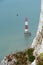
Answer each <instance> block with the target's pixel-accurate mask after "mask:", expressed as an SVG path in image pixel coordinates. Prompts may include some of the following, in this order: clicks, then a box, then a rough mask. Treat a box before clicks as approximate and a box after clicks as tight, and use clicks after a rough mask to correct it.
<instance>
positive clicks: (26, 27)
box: [25, 18, 28, 33]
mask: <svg viewBox="0 0 43 65" xmlns="http://www.w3.org/2000/svg"><path fill="white" fill-rule="evenodd" d="M25 33H28V18H25Z"/></svg>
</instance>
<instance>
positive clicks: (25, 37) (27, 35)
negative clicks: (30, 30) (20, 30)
mask: <svg viewBox="0 0 43 65" xmlns="http://www.w3.org/2000/svg"><path fill="white" fill-rule="evenodd" d="M30 38H31V34H24V40H25V44H28V47H30Z"/></svg>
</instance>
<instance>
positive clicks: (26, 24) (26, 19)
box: [24, 18, 31, 36]
mask: <svg viewBox="0 0 43 65" xmlns="http://www.w3.org/2000/svg"><path fill="white" fill-rule="evenodd" d="M24 34H25V35H28V36H31V33H30V32H29V27H28V18H25V29H24Z"/></svg>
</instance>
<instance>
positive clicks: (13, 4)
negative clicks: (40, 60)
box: [0, 0, 40, 60]
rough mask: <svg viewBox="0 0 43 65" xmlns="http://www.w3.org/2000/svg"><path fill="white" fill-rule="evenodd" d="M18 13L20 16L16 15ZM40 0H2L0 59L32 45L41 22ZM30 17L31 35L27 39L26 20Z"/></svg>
mask: <svg viewBox="0 0 43 65" xmlns="http://www.w3.org/2000/svg"><path fill="white" fill-rule="evenodd" d="M17 13H18V16H16V15H17ZM39 16H40V0H0V60H1V59H3V57H4V56H6V55H8V54H9V53H12V52H15V51H20V50H23V49H25V48H26V47H28V46H30V45H31V43H32V40H33V39H34V37H35V35H36V31H37V27H38V23H39ZM26 17H28V19H29V31H30V32H31V34H32V35H31V37H29V38H28V40H25V37H24V21H25V18H26Z"/></svg>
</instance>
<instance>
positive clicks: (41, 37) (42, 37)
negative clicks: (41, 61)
mask: <svg viewBox="0 0 43 65" xmlns="http://www.w3.org/2000/svg"><path fill="white" fill-rule="evenodd" d="M31 47H32V48H34V49H35V50H34V55H35V56H37V55H38V54H39V53H40V52H43V50H42V47H43V0H41V13H40V20H39V26H38V30H37V33H36V37H35V38H34V40H33V43H32V46H31Z"/></svg>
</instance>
